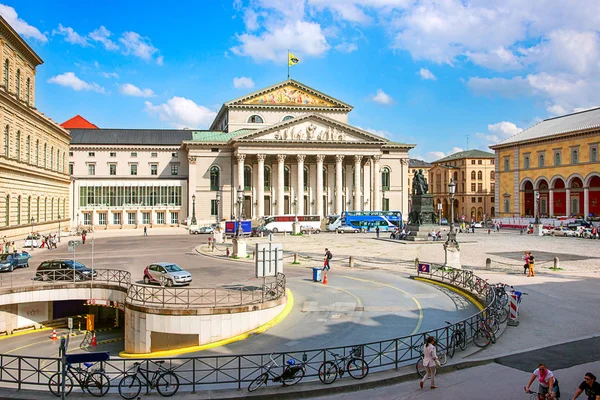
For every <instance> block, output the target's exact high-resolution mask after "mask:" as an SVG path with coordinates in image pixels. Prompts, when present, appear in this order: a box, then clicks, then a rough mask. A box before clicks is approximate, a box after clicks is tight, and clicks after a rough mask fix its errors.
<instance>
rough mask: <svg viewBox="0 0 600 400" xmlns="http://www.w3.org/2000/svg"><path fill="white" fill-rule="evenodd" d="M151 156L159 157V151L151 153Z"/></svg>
mask: <svg viewBox="0 0 600 400" xmlns="http://www.w3.org/2000/svg"><path fill="white" fill-rule="evenodd" d="M150 157H152V158H156V157H158V153H156V152H154V153H150Z"/></svg>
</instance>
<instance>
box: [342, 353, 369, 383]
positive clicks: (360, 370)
mask: <svg viewBox="0 0 600 400" xmlns="http://www.w3.org/2000/svg"><path fill="white" fill-rule="evenodd" d="M346 370H347V371H348V375H350V376H351V377H353V378H354V379H362V378H364V377H366V376H367V375H369V364H367V362H366V361H365V360H363V359H362V358H353V359H351V360H350V361H348V365H346Z"/></svg>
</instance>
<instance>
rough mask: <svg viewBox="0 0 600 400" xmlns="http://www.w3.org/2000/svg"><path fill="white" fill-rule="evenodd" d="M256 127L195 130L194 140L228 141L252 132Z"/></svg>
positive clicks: (193, 133)
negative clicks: (223, 130) (230, 130)
mask: <svg viewBox="0 0 600 400" xmlns="http://www.w3.org/2000/svg"><path fill="white" fill-rule="evenodd" d="M254 130H255V129H239V130H237V131H233V132H222V131H194V132H192V140H193V141H196V142H209V143H216V142H219V143H227V142H229V140H231V139H233V138H234V137H237V136H240V135H244V134H246V133H248V132H252V131H254Z"/></svg>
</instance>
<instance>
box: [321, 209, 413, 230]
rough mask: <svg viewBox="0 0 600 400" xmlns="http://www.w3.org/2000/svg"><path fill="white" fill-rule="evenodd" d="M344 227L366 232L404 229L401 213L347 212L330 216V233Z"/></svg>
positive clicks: (328, 226)
mask: <svg viewBox="0 0 600 400" xmlns="http://www.w3.org/2000/svg"><path fill="white" fill-rule="evenodd" d="M342 225H350V226H353V227H355V228H358V229H361V230H364V231H369V230H371V231H374V230H375V228H376V227H379V230H380V231H388V230H394V229H396V228H401V227H402V212H401V211H345V212H344V213H343V214H342V215H341V216H340V215H330V216H329V221H328V224H327V230H328V231H335V230H336V229H337V228H338V227H340V226H342Z"/></svg>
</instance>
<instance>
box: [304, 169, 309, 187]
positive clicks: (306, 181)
mask: <svg viewBox="0 0 600 400" xmlns="http://www.w3.org/2000/svg"><path fill="white" fill-rule="evenodd" d="M309 175H310V173H309V169H308V167H306V166H305V167H304V190H306V189H308V186H309V185H308V178H309Z"/></svg>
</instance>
